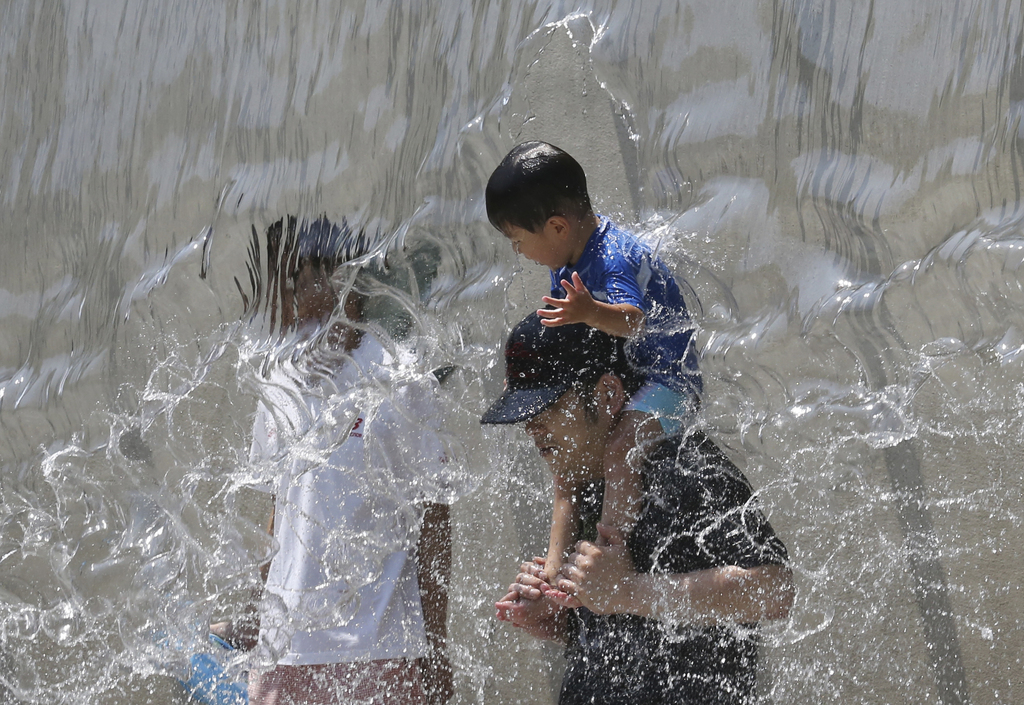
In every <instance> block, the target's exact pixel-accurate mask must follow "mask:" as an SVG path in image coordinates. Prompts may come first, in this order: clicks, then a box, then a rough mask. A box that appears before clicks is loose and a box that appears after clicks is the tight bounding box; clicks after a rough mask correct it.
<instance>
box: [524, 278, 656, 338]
mask: <svg viewBox="0 0 1024 705" xmlns="http://www.w3.org/2000/svg"><path fill="white" fill-rule="evenodd" d="M562 288H563V289H565V298H564V299H556V298H553V297H551V296H543V297H541V301H543V302H544V303H546V304H548V305H551V306H554V307H555V308H542V309H539V310H538V311H537V315H538V316H540V322H541V325H545V326H564V325H566V324H569V323H585V324H587V325H588V326H590V327H591V328H597V329H598V330H600V331H604V332H605V333H607V334H608V335H616V336H619V337H620V338H625V337H628V336H631V335H636V334H638V333H639V332H640V331H641V329H642V328H643V323H644V312H643V311H641V310H640V309H639V308H637V307H636V306H634V305H633V304H626V303H620V304H609V303H605V302H603V301H598V300H597V299H595V298H594V297H593V295H592V294H591V293H590V290H589V289H587V287H586V285H584V283H583V280H582V279H580V275H579V274H578V273H577V272H573V273H572V281H571V282H570V281H568V280H566V279H563V280H562Z"/></svg>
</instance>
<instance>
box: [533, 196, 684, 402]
mask: <svg viewBox="0 0 1024 705" xmlns="http://www.w3.org/2000/svg"><path fill="white" fill-rule="evenodd" d="M598 219H599V221H600V224H599V225H598V226H597V229H596V230H595V231H594V232H593V234H591V236H590V239H589V240H587V246H586V248H585V249H584V250H583V254H582V255H580V259H579V261H578V262H576V264H575V265H570V266H566V267H562V268H561V269H559V270H558V271H553V272H551V296H553V297H554V298H558V299H564V298H565V289H563V288H562V284H561V281H562V280H563V279H566V280H568V281H570V282H571V281H572V273H573V272H576V273H577V274H579V275H580V279H582V280H583V283H584V284H585V285H586V287H587V289H589V290H590V293H591V295H592V296H593V297H594V298H595V299H597V300H598V301H603V302H606V303H610V304H631V305H633V306H636V307H637V308H638V309H640V310H641V311H643V312H644V317H645V321H644V332H643V334H642V335H641V336H640V337H639V340H636V341H631V343H630V344H629V345H627V347H626V351H627V354H628V355H629V356H630V359H631V361H632V362H633V364H635V365H636V366H637V367H638V368H639V369H640V370H641V371H642V372H643V373H644V374H645V375H646V377H647V381H648V382H654V383H657V384H662V385H664V386H666V387H668V388H669V389H672V390H674V391H676V392H679V393H680V394H698V395H699V394H700V392H701V391H702V389H703V384H702V382H701V378H700V371H699V370H698V368H697V352H696V350H694V345H693V324H692V323H691V322H690V316H689V315H688V314H687V312H686V304H685V302H684V301H683V296H682V294H680V293H679V287H678V286H677V285H676V281H675V279H673V278H672V274H671V272H669V271H668V267H666V266H665V264H664V263H663V262H662V261H661V260H660V259H658V258H657V257H655V256H654V253H653V252H652V251H651V248H650V247H648V246H647V245H646V244H645V243H643V242H641V241H640V240H639V239H638V238H637V237H636V236H635V235H633V234H632V233H629V232H626V231H625V230H622V229H621V228H619V227H617V226H616V225H615V224H614V223H612V222H611V220H609V219H608V218H606V217H604V216H598Z"/></svg>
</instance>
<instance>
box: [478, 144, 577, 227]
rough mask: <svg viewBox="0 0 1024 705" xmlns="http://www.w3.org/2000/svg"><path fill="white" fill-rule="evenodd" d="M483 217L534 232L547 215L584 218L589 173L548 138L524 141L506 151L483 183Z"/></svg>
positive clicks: (545, 220)
mask: <svg viewBox="0 0 1024 705" xmlns="http://www.w3.org/2000/svg"><path fill="white" fill-rule="evenodd" d="M485 199H486V202H487V219H488V220H490V221H491V224H492V225H493V226H494V227H496V228H497V229H498V230H501V229H502V228H503V227H504V226H506V225H513V226H515V227H517V228H523V229H524V230H529V231H530V232H533V233H535V232H538V231H539V230H541V229H542V228H543V227H544V223H546V222H547V220H548V218H550V217H552V216H555V215H560V216H563V217H575V218H584V217H586V216H587V215H590V213H591V212H592V211H593V208H592V206H591V205H590V196H589V195H588V194H587V175H586V174H585V173H584V172H583V167H581V166H580V164H579V162H577V161H576V160H575V159H573V158H572V157H571V156H570V155H569V153H568V152H565V151H564V150H561V149H559V148H558V147H556V146H554V145H553V144H548V143H547V142H537V141H534V142H523V143H522V144H520V145H517V146H515V147H514V148H513V149H512V151H511V152H509V153H508V154H507V155H505V158H504V159H502V160H501V163H500V164H499V165H498V167H497V168H496V169H495V170H494V172H493V173H492V174H491V178H490V179H488V181H487V190H486V191H485Z"/></svg>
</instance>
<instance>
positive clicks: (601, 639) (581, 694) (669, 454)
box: [559, 432, 788, 705]
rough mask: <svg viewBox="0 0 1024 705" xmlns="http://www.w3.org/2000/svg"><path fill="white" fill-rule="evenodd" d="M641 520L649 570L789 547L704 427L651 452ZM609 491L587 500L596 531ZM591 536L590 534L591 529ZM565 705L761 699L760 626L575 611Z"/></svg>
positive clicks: (632, 546) (681, 568)
mask: <svg viewBox="0 0 1024 705" xmlns="http://www.w3.org/2000/svg"><path fill="white" fill-rule="evenodd" d="M643 480H644V491H645V494H644V498H643V507H642V509H641V514H640V518H639V520H638V522H637V525H636V528H635V529H634V530H633V533H632V535H630V537H629V539H628V541H627V545H628V546H629V550H630V554H631V555H632V557H633V563H634V566H635V568H636V570H637V571H638V572H641V573H652V572H653V573H689V572H692V571H697V570H705V569H708V568H717V567H722V566H727V565H735V566H739V567H741V568H754V567H757V566H760V565H765V564H784V563H785V562H786V561H787V560H788V556H787V553H786V547H785V546H784V545H783V543H782V541H780V540H779V538H778V537H777V536H776V535H775V532H774V530H773V529H772V527H771V525H770V524H769V523H768V520H767V519H766V518H765V516H764V514H762V513H761V511H760V510H759V509H758V508H757V506H756V505H755V503H754V502H752V501H751V488H750V484H749V483H748V482H747V479H746V478H745V477H744V476H743V473H742V472H740V470H739V469H738V468H737V467H736V466H735V465H733V464H732V462H730V461H729V459H728V458H726V456H725V455H724V454H723V453H722V452H721V450H719V449H718V447H717V446H715V444H714V443H713V442H712V441H711V440H710V439H709V438H708V437H707V436H705V435H704V434H703V433H700V432H696V433H691V434H690V435H688V436H686V438H685V439H684V438H683V437H680V436H675V437H670V438H666V439H665V440H664V441H662V442H660V443H659V444H658V445H657V446H656V447H654V448H653V449H652V450H651V451H650V452H649V453H648V455H647V459H646V461H645V466H644V469H643ZM600 512H601V490H600V487H597V488H595V489H594V490H593V491H592V492H590V493H589V495H588V496H586V497H584V498H583V509H582V511H581V519H582V522H583V525H584V527H587V525H588V524H589V531H588V529H587V528H584V530H583V534H582V535H584V537H585V538H590V539H591V540H592V537H593V536H594V535H595V533H596V532H595V531H594V528H593V526H594V524H596V520H597V518H599V517H600ZM587 534H589V535H587ZM571 625H572V629H571V630H570V632H571V635H570V638H569V645H568V647H567V649H566V658H567V667H566V672H565V677H564V678H563V680H562V692H561V696H560V698H559V704H560V705H582V704H583V703H588V704H592V705H625V704H626V703H629V704H630V705H634V704H637V703H639V704H640V705H658V704H660V703H693V704H695V705H697V704H699V705H708V704H712V705H717V704H719V703H721V704H725V703H729V704H730V705H731V704H733V703H735V704H743V705H746V704H747V703H753V702H754V699H755V684H756V683H755V682H756V673H757V638H756V625H729V626H722V627H671V626H668V625H666V624H663V623H661V622H658V621H655V620H651V619H645V618H643V617H638V616H636V615H607V616H600V615H596V614H594V613H592V612H590V610H588V609H586V608H580V609H579V610H576V611H575V617H574V618H573V619H571Z"/></svg>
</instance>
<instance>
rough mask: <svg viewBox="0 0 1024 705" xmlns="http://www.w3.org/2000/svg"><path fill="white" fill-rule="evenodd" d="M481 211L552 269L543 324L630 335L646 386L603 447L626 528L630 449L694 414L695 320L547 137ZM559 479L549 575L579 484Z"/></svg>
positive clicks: (698, 386) (520, 249)
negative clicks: (601, 211) (597, 209)
mask: <svg viewBox="0 0 1024 705" xmlns="http://www.w3.org/2000/svg"><path fill="white" fill-rule="evenodd" d="M485 195H486V201H487V217H488V219H489V220H490V221H491V223H492V224H493V225H494V227H496V228H497V229H498V230H500V231H501V232H502V233H503V234H504V235H505V236H506V237H507V238H508V239H509V241H511V243H512V248H513V249H514V250H515V252H516V253H519V254H522V255H523V256H525V257H526V258H527V259H530V260H533V261H534V262H537V263H538V264H543V265H545V266H547V267H549V268H550V269H551V293H550V295H549V296H545V297H543V298H542V301H543V302H544V303H545V304H546V305H547V306H548V308H544V309H540V310H539V311H537V314H538V315H539V316H540V317H541V322H542V323H543V325H545V326H551V327H555V326H562V325H567V324H572V323H584V324H586V325H588V326H590V327H592V328H595V329H597V330H600V331H603V332H604V333H607V334H609V335H613V336H618V337H622V338H628V344H627V346H626V351H627V355H628V357H629V359H630V361H631V362H632V363H633V364H634V365H635V366H636V367H637V368H638V369H639V370H640V371H641V372H642V374H643V375H644V377H645V379H646V381H645V384H644V386H643V387H642V388H641V389H640V390H638V391H637V392H636V393H635V394H633V395H631V396H630V398H629V402H628V406H627V408H626V409H625V410H624V411H623V414H622V418H621V423H619V424H617V425H616V431H615V434H614V436H613V437H612V439H611V442H610V443H608V444H607V447H606V451H607V455H606V457H605V460H604V462H605V469H606V472H607V482H606V487H607V492H606V495H605V501H604V508H603V510H602V511H603V515H602V521H603V522H604V523H606V524H609V525H611V526H615V527H617V528H619V529H622V530H625V531H628V530H629V527H630V526H632V523H633V522H634V521H635V520H636V513H637V511H638V510H639V507H640V505H639V501H640V493H641V488H640V487H639V486H636V485H635V484H631V482H630V478H632V477H636V473H635V472H633V470H635V468H631V467H630V460H629V458H628V457H627V451H628V450H629V449H632V448H634V447H637V446H638V445H639V446H642V445H643V444H644V443H645V442H650V441H653V440H654V439H655V438H657V437H659V436H661V435H662V434H664V433H672V432H674V431H676V430H678V429H679V428H680V426H681V425H682V424H683V423H688V422H689V421H691V420H692V418H693V416H694V414H695V413H696V410H697V407H698V406H699V398H700V393H701V390H702V383H701V378H700V373H699V371H698V369H697V354H696V351H695V349H694V345H693V325H692V324H691V322H690V319H689V316H688V314H687V311H686V305H685V303H684V301H683V297H682V294H681V293H680V291H679V287H678V285H677V284H676V281H675V279H674V278H673V277H672V274H671V273H670V272H669V270H668V268H667V267H666V266H665V265H664V263H663V262H662V261H661V260H660V259H658V258H657V257H655V256H654V254H653V252H652V251H651V249H650V247H648V246H647V245H646V244H645V243H643V242H641V241H640V240H639V239H638V238H636V237H635V236H634V235H632V234H630V233H628V232H626V231H624V230H622V229H621V228H619V227H617V226H616V225H615V224H614V223H612V222H611V221H610V220H609V219H608V218H605V217H603V216H598V215H595V214H594V211H593V208H592V206H591V203H590V196H589V194H588V192H587V178H586V174H585V173H584V171H583V167H581V166H580V165H579V163H578V162H577V161H576V160H575V159H573V158H572V157H571V156H570V155H569V154H567V153H566V152H565V151H563V150H561V149H559V148H558V147H555V146H554V145H551V144H548V143H546V142H524V143H523V144H520V145H518V146H516V147H515V148H513V149H512V151H510V152H509V153H508V155H507V156H506V157H505V158H504V159H503V160H502V161H501V163H500V164H499V165H498V167H497V168H496V169H495V170H494V172H493V173H492V174H491V177H490V179H489V180H488V182H487V189H486V193H485ZM565 482H566V479H565V478H561V479H559V476H558V475H556V480H555V497H554V505H553V509H552V519H551V538H550V541H549V545H548V552H547V558H546V560H547V565H548V566H549V568H550V569H551V574H554V573H555V572H557V568H558V566H559V565H560V564H561V562H562V561H563V560H564V559H565V555H566V554H565V552H566V549H568V547H570V546H571V545H572V544H573V542H574V540H575V533H574V532H575V530H574V527H575V524H576V514H577V508H576V505H575V502H574V500H573V497H574V496H575V495H576V491H575V488H574V487H572V486H571V485H565V484H564V483H565Z"/></svg>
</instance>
